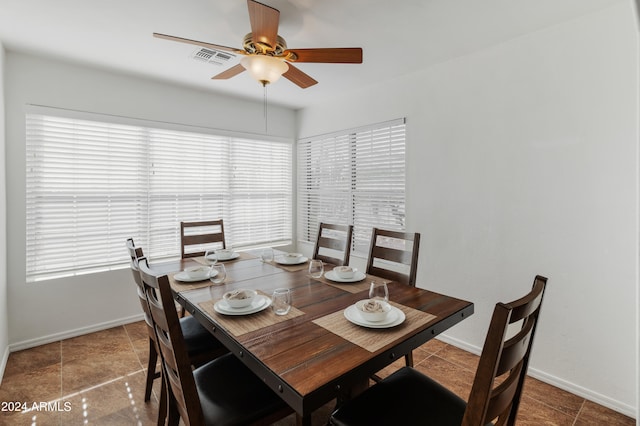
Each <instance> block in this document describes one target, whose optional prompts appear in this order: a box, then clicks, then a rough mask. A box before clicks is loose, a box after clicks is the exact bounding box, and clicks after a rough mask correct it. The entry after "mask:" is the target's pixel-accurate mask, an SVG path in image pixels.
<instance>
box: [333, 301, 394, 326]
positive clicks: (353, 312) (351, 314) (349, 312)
mask: <svg viewBox="0 0 640 426" xmlns="http://www.w3.org/2000/svg"><path fill="white" fill-rule="evenodd" d="M344 316H345V318H346V319H347V320H349V321H351V322H352V323H354V324H356V325H360V326H362V327H368V328H391V327H395V326H397V325H400V324H402V323H403V322H404V320H405V315H404V312H402V311H401V310H400V309H398V308H396V307H395V306H392V307H391V311H389V314H388V315H387V317H386V318H385V319H383V320H382V321H375V322H372V321H367V320H365V319H364V318H362V316H361V315H360V312H358V308H356V305H351V306H349V307H348V308H347V309H345V310H344Z"/></svg>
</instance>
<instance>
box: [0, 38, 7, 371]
mask: <svg viewBox="0 0 640 426" xmlns="http://www.w3.org/2000/svg"><path fill="white" fill-rule="evenodd" d="M4 64H5V56H4V48H3V47H2V43H0V382H1V381H2V376H3V373H4V367H5V365H6V363H7V359H8V358H9V327H8V325H7V321H6V320H4V319H5V318H7V306H8V305H7V232H6V230H7V228H6V224H7V220H6V219H7V196H6V195H7V190H6V179H5V166H4V164H5V163H4V160H5V158H4V157H5V132H4V127H5V120H4Z"/></svg>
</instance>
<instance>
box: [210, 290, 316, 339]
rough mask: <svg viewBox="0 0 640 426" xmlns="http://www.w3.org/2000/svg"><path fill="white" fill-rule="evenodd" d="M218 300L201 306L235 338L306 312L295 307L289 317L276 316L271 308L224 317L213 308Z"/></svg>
mask: <svg viewBox="0 0 640 426" xmlns="http://www.w3.org/2000/svg"><path fill="white" fill-rule="evenodd" d="M261 294H263V293H261ZM218 300H220V299H218ZM218 300H207V301H206V302H201V303H199V306H200V307H201V308H202V310H203V311H204V312H205V313H206V314H207V315H209V316H210V317H211V318H214V319H215V320H216V322H217V323H218V324H220V325H221V326H222V327H224V328H225V329H226V330H228V331H229V332H230V333H232V334H233V335H234V336H242V335H243V334H246V333H250V332H252V331H256V330H259V329H261V328H264V327H268V326H270V325H273V324H278V323H280V322H283V321H287V320H290V319H292V318H295V317H299V316H300V315H304V312H302V311H301V310H299V309H297V308H295V307H293V306H292V307H291V310H290V311H289V313H288V314H287V315H276V314H275V313H273V309H271V307H268V308H266V309H263V310H262V311H260V312H256V313H254V314H249V315H223V314H220V313H218V312H216V310H215V309H214V307H213V305H215V303H216V302H217V301H218Z"/></svg>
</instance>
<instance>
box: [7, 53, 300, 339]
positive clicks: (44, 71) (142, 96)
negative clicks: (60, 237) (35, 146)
mask: <svg viewBox="0 0 640 426" xmlns="http://www.w3.org/2000/svg"><path fill="white" fill-rule="evenodd" d="M5 72H6V75H5V79H6V83H7V84H6V93H5V97H6V117H7V120H6V134H7V140H6V143H7V152H6V156H7V158H6V167H7V179H8V181H9V182H10V185H9V186H8V188H7V197H8V200H9V202H8V210H7V224H8V233H7V240H8V241H7V243H8V247H10V250H8V253H7V261H8V298H9V300H10V302H11V303H10V304H9V308H8V320H9V321H8V322H9V343H10V344H11V348H12V350H15V349H19V348H23V347H28V346H33V345H36V344H41V343H44V342H45V341H52V340H58V339H59V338H63V337H67V336H69V335H76V334H79V333H83V332H87V331H91V330H93V329H99V328H104V327H108V326H111V325H115V324H119V323H123V322H127V321H130V320H132V319H134V318H136V317H138V316H139V314H140V306H139V303H138V300H137V296H136V295H135V288H134V286H133V284H132V281H131V272H130V270H128V269H123V270H119V271H114V272H109V273H101V274H92V275H84V276H79V277H74V278H66V279H58V280H50V281H44V282H37V283H26V282H25V261H24V253H25V220H24V217H25V183H24V182H25V172H24V170H25V149H24V141H25V120H24V115H25V113H24V107H25V105H27V104H37V105H45V106H52V107H58V108H68V109H74V110H80V111H89V112H95V113H103V114H115V115H121V116H127V117H133V118H140V119H147V120H159V121H166V122H171V123H180V124H187V125H195V126H205V127H211V128H218V129H224V130H232V131H240V132H244V133H255V134H262V133H263V131H264V121H263V120H262V117H263V109H262V108H263V106H262V103H261V102H248V101H243V100H238V99H234V98H230V97H225V96H215V95H212V94H210V93H208V94H207V93H202V92H198V91H195V90H191V89H187V88H180V87H175V86H169V85H167V84H163V83H160V82H154V81H149V80H143V79H139V78H135V77H132V76H125V75H119V74H113V73H110V72H107V71H102V70H96V69H91V68H85V67H82V66H78V65H73V64H67V63H61V62H55V61H51V60H47V59H43V58H36V57H32V56H28V55H24V54H18V53H14V52H8V53H7V56H6V71H5ZM268 128H269V134H270V135H273V136H279V137H284V138H290V139H292V140H293V138H294V132H295V113H294V112H293V111H292V110H289V109H285V108H279V107H276V106H274V105H269V126H268ZM2 164H4V161H3V162H2ZM0 183H1V182H0ZM1 187H2V186H1V185H0V188H1ZM0 215H2V205H0ZM2 219H3V218H2V217H0V223H5V221H4V220H2ZM1 236H2V234H1V233H0V237H1ZM134 237H135V236H134ZM3 249H4V247H3ZM123 250H124V241H123ZM3 254H4V253H0V259H3V261H4V259H5V256H4V255H3ZM1 285H2V284H1V283H0V290H1V289H2V287H1ZM0 294H1V292H0ZM1 309H2V308H0V318H4V317H5V316H6V315H4V312H2V310H1ZM1 333H2V332H1V331H0V338H1V337H2V334H1ZM0 343H1V340H0Z"/></svg>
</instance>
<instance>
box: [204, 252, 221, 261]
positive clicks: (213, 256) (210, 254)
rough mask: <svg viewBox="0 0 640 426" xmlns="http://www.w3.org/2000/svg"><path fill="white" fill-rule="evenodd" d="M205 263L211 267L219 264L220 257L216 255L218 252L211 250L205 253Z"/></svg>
mask: <svg viewBox="0 0 640 426" xmlns="http://www.w3.org/2000/svg"><path fill="white" fill-rule="evenodd" d="M204 261H205V262H207V263H208V264H209V265H215V264H216V263H218V256H217V255H216V251H215V250H213V249H211V250H207V251H205V252H204Z"/></svg>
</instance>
